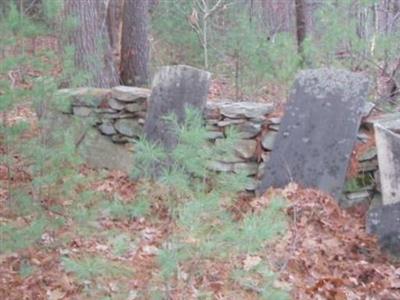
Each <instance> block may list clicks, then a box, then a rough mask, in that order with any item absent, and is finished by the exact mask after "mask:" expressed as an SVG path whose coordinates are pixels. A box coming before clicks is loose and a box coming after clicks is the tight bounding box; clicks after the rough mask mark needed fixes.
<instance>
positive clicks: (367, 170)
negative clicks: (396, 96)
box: [60, 86, 378, 203]
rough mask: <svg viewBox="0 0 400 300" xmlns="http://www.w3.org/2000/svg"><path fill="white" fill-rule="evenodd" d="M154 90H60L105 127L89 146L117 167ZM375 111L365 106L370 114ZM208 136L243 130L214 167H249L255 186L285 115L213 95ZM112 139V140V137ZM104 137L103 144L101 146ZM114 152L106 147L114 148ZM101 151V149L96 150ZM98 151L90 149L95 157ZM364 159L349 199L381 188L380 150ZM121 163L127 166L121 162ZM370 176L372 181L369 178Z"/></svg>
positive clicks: (364, 134) (363, 136) (363, 138)
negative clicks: (378, 184) (229, 152)
mask: <svg viewBox="0 0 400 300" xmlns="http://www.w3.org/2000/svg"><path fill="white" fill-rule="evenodd" d="M150 93H151V91H150V90H148V89H143V88H136V87H126V86H118V87H114V88H112V89H93V88H80V89H75V90H67V89H65V90H60V94H62V95H71V101H70V106H69V107H68V108H67V110H65V111H64V114H67V115H74V116H77V117H82V118H87V117H92V118H93V119H94V124H95V125H94V126H95V127H96V128H97V131H98V132H99V133H101V134H100V135H99V136H98V137H97V138H95V139H94V140H93V142H95V143H97V144H98V145H97V146H96V145H93V147H91V145H90V143H86V144H87V145H88V146H89V148H88V149H89V152H90V151H91V149H92V150H93V151H96V152H98V151H101V152H103V153H102V154H103V155H101V156H100V159H98V160H97V161H96V162H94V164H95V166H96V167H107V168H111V169H112V168H116V169H122V170H123V171H127V170H128V169H129V168H128V167H127V166H129V167H130V166H131V164H128V160H129V159H130V157H131V155H132V152H134V143H135V141H136V140H137V138H138V137H139V136H140V135H141V134H142V133H143V125H144V121H145V117H146V107H147V102H148V99H149V96H150ZM369 112H370V108H366V112H365V115H367V114H368V113H369ZM204 116H205V123H206V128H207V130H208V133H209V139H210V141H211V142H213V143H218V142H219V141H220V140H221V139H224V138H225V132H226V130H227V128H228V127H234V128H235V129H236V130H237V131H238V132H239V134H240V138H241V139H240V140H239V142H238V144H237V145H236V149H235V152H236V155H235V158H233V159H230V160H226V161H215V162H213V164H212V167H213V168H214V169H215V170H217V171H221V172H238V171H245V172H246V173H247V174H248V175H249V176H250V177H251V178H252V183H251V184H250V185H249V186H248V187H247V188H246V189H247V191H249V192H253V191H254V190H255V188H256V185H257V183H258V180H259V179H260V177H261V175H262V172H263V170H264V166H265V162H266V161H267V160H268V157H269V155H270V152H271V151H272V150H273V144H274V139H275V137H276V135H277V131H278V130H279V125H280V121H281V118H280V117H279V115H277V114H276V113H275V112H274V111H273V106H272V105H271V104H269V103H257V102H231V101H223V100H220V101H209V102H208V103H207V106H206V110H205V112H204ZM370 130H371V129H370V126H369V124H367V123H363V124H362V125H361V128H360V133H359V135H358V141H357V142H358V143H366V142H367V141H368V139H369V135H368V132H369V131H370ZM106 140H108V141H109V142H107V141H106ZM99 143H101V146H99ZM111 143H112V144H114V145H116V144H117V145H118V146H119V147H118V154H117V155H118V156H121V155H123V153H124V152H121V151H122V150H121V149H124V150H125V151H126V156H127V157H128V159H127V160H125V161H124V162H123V163H121V162H118V163H115V164H114V163H113V162H112V161H113V157H114V158H115V155H113V151H115V149H117V148H115V147H113V146H111V145H110V144H111ZM110 151H111V153H106V152H110ZM96 155H98V154H96ZM94 156H95V153H86V157H87V158H88V160H89V162H90V160H93V159H94ZM358 159H359V164H358V172H359V175H360V176H359V177H360V179H359V180H357V181H353V182H352V184H349V185H348V186H347V191H346V193H345V198H344V199H345V201H346V203H357V202H359V201H364V200H366V199H371V198H372V197H373V196H374V193H375V190H376V180H375V178H376V175H377V169H378V165H377V159H376V151H375V150H374V149H371V150H370V151H368V152H367V153H364V154H363V155H361V156H360V157H358ZM121 166H122V167H121ZM364 181H367V182H364Z"/></svg>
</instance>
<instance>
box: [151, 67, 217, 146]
mask: <svg viewBox="0 0 400 300" xmlns="http://www.w3.org/2000/svg"><path fill="white" fill-rule="evenodd" d="M210 77H211V74H210V73H209V72H206V71H203V70H199V69H196V68H193V67H189V66H184V65H177V66H166V67H162V68H161V69H160V71H159V72H158V73H157V74H156V75H155V77H154V79H153V83H152V93H151V96H150V100H149V106H148V110H147V117H146V121H145V124H144V133H145V136H146V138H147V139H148V140H150V141H152V142H158V143H160V144H161V145H162V146H164V147H165V148H166V149H173V148H174V147H175V146H176V143H177V139H176V136H175V133H174V132H173V129H172V128H171V125H170V124H169V123H168V122H167V121H166V120H165V119H164V118H163V117H165V116H168V115H170V114H175V115H176V117H177V120H178V122H179V123H180V122H182V121H183V120H184V118H185V107H186V106H190V107H192V108H196V109H198V110H199V111H203V109H204V107H205V105H206V100H207V95H208V88H209V85H210Z"/></svg>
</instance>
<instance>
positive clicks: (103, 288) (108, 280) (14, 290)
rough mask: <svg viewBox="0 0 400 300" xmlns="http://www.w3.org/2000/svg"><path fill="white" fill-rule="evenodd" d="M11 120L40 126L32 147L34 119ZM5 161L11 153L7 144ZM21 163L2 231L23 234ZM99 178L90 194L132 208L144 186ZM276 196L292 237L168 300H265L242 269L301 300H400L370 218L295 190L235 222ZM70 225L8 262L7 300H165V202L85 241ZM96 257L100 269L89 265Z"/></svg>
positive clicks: (394, 266)
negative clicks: (239, 275) (16, 201)
mask: <svg viewBox="0 0 400 300" xmlns="http://www.w3.org/2000/svg"><path fill="white" fill-rule="evenodd" d="M8 118H9V120H8V122H14V121H16V120H21V119H23V120H25V121H28V122H29V123H30V124H31V130H30V132H28V133H27V134H26V135H25V136H24V138H25V139H29V138H31V137H32V136H34V135H35V134H36V125H35V124H36V119H35V115H34V114H33V113H32V112H31V111H30V109H29V108H27V107H26V106H23V105H22V106H19V107H17V108H16V109H15V110H13V111H12V112H9V113H8ZM20 142H23V141H20ZM0 153H2V154H4V153H5V149H4V145H2V144H1V143H0ZM15 158H16V161H17V163H16V164H13V166H12V169H11V170H10V174H8V169H7V168H6V166H4V165H0V225H5V224H13V225H16V226H20V227H23V226H25V225H26V224H28V223H30V222H32V221H33V220H32V216H31V215H30V214H29V213H28V214H25V215H24V216H20V215H18V214H17V213H16V212H15V211H13V210H12V209H10V207H9V205H8V203H7V201H9V199H8V193H7V182H10V183H11V188H12V189H15V190H18V189H24V187H26V186H30V184H31V180H32V178H31V176H30V175H29V170H28V165H27V164H26V162H24V161H23V160H19V158H18V157H15ZM77 171H78V172H79V173H80V174H81V176H84V177H90V176H92V177H96V176H97V175H98V173H99V171H96V170H93V169H90V168H88V167H86V166H83V167H80V169H79V170H77ZM97 178H99V179H98V180H95V181H92V182H91V183H90V187H89V188H90V189H91V190H93V191H97V192H101V193H103V194H105V195H108V197H109V198H110V199H115V198H116V197H117V198H119V199H121V200H122V202H123V203H125V204H128V203H131V202H134V201H136V200H135V197H136V193H137V189H136V186H137V183H136V182H135V181H132V180H131V179H130V178H129V177H128V176H127V175H126V174H123V173H119V172H106V174H105V176H103V177H98V176H97ZM276 195H280V196H283V197H285V198H286V199H287V200H288V203H287V206H286V209H285V214H286V216H287V218H288V221H289V227H288V230H287V231H286V233H285V234H284V235H281V236H279V238H277V239H275V240H274V241H273V242H271V243H269V244H268V245H267V246H266V247H265V248H264V249H263V250H262V251H259V252H258V253H256V254H252V255H247V256H244V257H242V256H239V257H229V258H228V259H226V261H220V260H218V261H217V260H216V261H213V260H207V261H202V262H200V261H199V262H198V264H199V265H200V264H201V265H202V266H203V267H204V270H205V271H204V272H203V273H202V274H200V275H197V277H196V280H192V279H190V278H189V279H188V278H187V276H188V274H186V273H184V272H181V274H180V275H178V279H177V280H176V282H175V284H174V287H173V289H170V292H169V293H168V297H169V298H170V299H197V298H200V296H199V295H200V293H199V291H207V293H208V294H206V296H204V295H203V298H204V299H264V298H262V296H261V294H260V293H261V292H260V291H261V290H260V287H259V285H258V281H257V278H253V280H254V281H251V280H250V281H249V280H246V281H242V282H241V281H240V280H233V279H232V277H231V276H230V274H231V271H232V270H233V269H234V268H238V267H239V268H243V269H244V270H248V269H251V268H255V267H257V265H260V264H262V263H264V264H266V265H268V266H269V267H270V269H272V270H273V271H274V272H275V274H276V277H274V279H273V282H271V285H272V286H273V287H274V288H278V289H282V290H286V291H288V292H289V293H290V295H291V297H292V298H293V299H334V300H342V299H351V300H353V299H400V264H399V263H396V262H394V261H392V260H390V259H389V258H388V257H386V256H385V255H384V254H382V253H381V252H380V250H379V249H378V246H377V243H376V240H375V239H374V238H373V237H371V236H369V235H368V234H367V233H366V231H365V225H364V224H365V221H364V218H365V216H364V215H363V213H360V212H359V211H357V210H353V212H347V211H345V210H343V209H341V208H340V207H339V206H338V205H337V204H336V202H335V200H334V199H332V198H330V197H329V196H327V195H324V194H323V193H321V192H319V191H316V190H311V189H301V188H299V187H298V186H297V185H295V184H290V185H289V186H287V187H286V188H285V189H282V190H270V191H268V192H267V193H266V194H265V195H264V196H262V197H260V198H251V199H248V198H246V199H244V198H243V199H239V200H238V202H237V204H236V206H235V210H236V213H240V214H246V213H249V212H251V211H257V210H260V209H261V210H262V209H265V208H266V207H268V204H269V201H270V199H271V198H272V197H274V196H276ZM54 201H57V203H55V202H54ZM65 205H69V199H63V198H60V199H58V200H52V199H44V200H43V201H42V202H41V203H40V207H41V208H42V209H43V211H44V213H45V214H46V215H47V217H48V218H50V219H52V218H53V219H56V218H57V217H59V216H58V215H57V214H60V211H61V212H62V211H63V210H54V209H51V207H56V206H65ZM62 217H63V218H65V220H67V221H66V222H65V224H64V225H63V226H61V227H58V228H57V229H52V230H46V231H44V232H43V233H42V234H41V236H40V238H39V239H38V240H37V241H35V242H34V243H32V244H30V245H28V246H27V247H24V248H22V249H20V250H18V251H14V252H11V253H0V295H1V297H0V298H1V299H15V300H20V299H50V300H61V299H131V300H132V299H153V298H154V299H158V298H155V297H153V296H151V291H154V290H159V291H165V290H166V289H167V287H165V286H164V285H163V283H162V282H159V281H157V280H158V279H157V278H159V277H158V276H157V274H158V273H159V266H158V261H157V254H158V252H159V250H160V248H161V247H162V245H163V243H164V242H165V241H166V240H167V239H168V237H169V236H170V235H171V234H172V233H173V231H174V230H176V228H175V227H174V224H172V223H171V219H170V217H169V216H168V214H167V211H166V208H165V204H164V203H162V202H161V201H160V200H158V199H152V201H151V207H150V213H149V214H147V215H145V216H141V217H135V218H113V217H110V216H108V217H101V218H98V219H97V221H96V223H95V224H93V226H94V231H92V232H90V231H89V232H84V231H83V230H86V227H85V228H83V227H82V228H81V227H80V225H79V224H74V223H72V222H70V220H71V218H70V217H69V216H62ZM106 233H107V234H106ZM108 233H110V234H111V235H112V236H114V237H115V239H114V241H117V240H118V237H121V236H122V237H128V240H129V245H128V247H125V248H126V249H123V250H124V251H116V244H115V243H114V244H113V243H110V239H109V237H110V234H108ZM3 238H4V236H3V237H1V239H2V240H3ZM3 241H4V240H3ZM122 246H124V245H123V244H122ZM125 246H126V245H125ZM123 248H124V247H123ZM65 256H68V257H69V258H73V259H81V261H85V259H87V258H89V259H87V260H86V262H87V263H86V265H85V264H83V265H81V266H78V265H69V268H68V267H66V265H67V264H68V262H66V261H65V260H63V258H62V257H65ZM93 258H96V260H95V262H93V260H90V259H93ZM104 260H108V261H111V262H112V264H113V267H111V268H110V267H109V266H108V265H107V266H106V265H105V264H104V263H103V261H104ZM70 263H71V261H70ZM92 264H95V266H93V265H92ZM193 267H195V268H196V266H182V269H185V270H188V269H189V270H190V269H191V268H193ZM79 268H81V269H79ZM94 278H95V279H94ZM160 298H161V299H163V297H160ZM276 299H278V298H276ZM279 299H280V298H279ZM272 300H275V299H272Z"/></svg>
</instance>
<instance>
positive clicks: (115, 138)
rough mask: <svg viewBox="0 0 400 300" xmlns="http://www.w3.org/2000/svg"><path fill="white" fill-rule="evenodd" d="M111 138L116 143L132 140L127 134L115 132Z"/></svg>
mask: <svg viewBox="0 0 400 300" xmlns="http://www.w3.org/2000/svg"><path fill="white" fill-rule="evenodd" d="M111 140H112V141H113V142H114V143H116V144H125V143H129V142H130V139H129V138H128V137H127V136H125V135H121V134H114V135H113V136H112V137H111Z"/></svg>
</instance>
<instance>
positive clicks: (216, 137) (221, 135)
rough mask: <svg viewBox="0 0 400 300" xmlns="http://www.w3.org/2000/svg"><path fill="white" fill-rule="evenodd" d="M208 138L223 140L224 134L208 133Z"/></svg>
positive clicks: (217, 132)
mask: <svg viewBox="0 0 400 300" xmlns="http://www.w3.org/2000/svg"><path fill="white" fill-rule="evenodd" d="M207 138H208V139H209V140H215V139H222V138H224V134H223V133H222V132H221V131H207Z"/></svg>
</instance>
